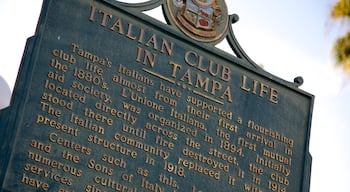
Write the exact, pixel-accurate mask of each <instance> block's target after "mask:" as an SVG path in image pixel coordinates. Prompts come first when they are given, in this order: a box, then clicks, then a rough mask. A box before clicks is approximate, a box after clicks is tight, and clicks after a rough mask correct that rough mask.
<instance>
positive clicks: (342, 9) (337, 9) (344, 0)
mask: <svg viewBox="0 0 350 192" xmlns="http://www.w3.org/2000/svg"><path fill="white" fill-rule="evenodd" d="M332 17H333V18H350V0H339V1H338V2H337V3H336V4H335V5H334V6H333V9H332Z"/></svg>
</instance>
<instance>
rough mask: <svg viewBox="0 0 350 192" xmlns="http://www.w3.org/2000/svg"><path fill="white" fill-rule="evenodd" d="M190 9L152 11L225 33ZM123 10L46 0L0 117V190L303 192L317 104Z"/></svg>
mask: <svg viewBox="0 0 350 192" xmlns="http://www.w3.org/2000/svg"><path fill="white" fill-rule="evenodd" d="M187 2H191V3H193V5H181V2H179V1H170V0H169V1H167V2H163V3H161V4H162V5H163V6H164V8H168V13H170V14H171V15H172V16H173V19H174V20H173V21H172V22H179V21H181V19H186V17H190V16H191V18H192V20H187V21H188V22H189V23H190V21H193V23H194V24H196V22H197V24H198V25H200V26H195V25H194V26H195V28H196V29H197V31H196V32H194V33H193V34H192V35H189V34H190V33H191V29H192V28H193V26H192V27H190V26H189V25H190V24H189V23H183V22H182V24H183V26H182V27H183V29H181V30H182V31H184V32H185V34H187V36H189V37H193V38H194V39H196V40H203V41H204V42H205V41H206V40H205V39H210V38H213V39H212V40H209V41H216V40H217V39H216V38H215V37H217V36H218V35H225V34H226V30H227V28H228V27H227V26H221V27H218V28H219V29H221V30H223V31H222V32H220V31H219V32H217V31H215V30H214V28H213V27H211V28H209V27H208V26H209V25H214V24H215V22H214V19H210V18H209V19H208V13H209V15H210V14H211V15H213V18H214V16H215V21H218V22H219V20H218V18H219V17H220V19H221V20H220V21H221V22H222V20H225V17H224V18H222V17H221V15H220V13H225V11H226V12H227V10H225V9H226V7H225V6H224V2H221V1H220V3H217V2H216V1H215V3H214V5H215V6H214V8H213V10H211V9H210V7H209V3H210V2H212V1H195V0H193V1H187ZM201 2H202V3H201ZM171 3H173V4H172V5H169V4H171ZM182 4H183V3H182ZM194 5H197V6H200V5H203V7H202V8H203V9H199V11H198V10H197V9H195V8H193V6H194ZM176 6H178V7H181V6H182V8H183V10H179V11H178V12H176V10H175V9H176ZM186 6H187V7H186ZM127 10H128V9H126V8H125V7H124V6H123V4H118V3H114V2H112V1H111V2H109V1H107V2H104V1H84V0H48V1H44V4H43V9H42V14H41V17H40V21H39V23H38V28H37V32H36V35H35V36H34V37H32V38H30V39H29V40H28V43H27V47H26V51H25V54H24V57H23V61H22V65H21V69H20V73H19V77H18V81H17V84H16V88H15V92H14V94H13V99H12V104H11V107H9V108H8V109H6V110H4V111H3V112H2V116H1V121H0V123H1V124H0V125H1V129H2V134H3V135H2V146H1V147H2V148H1V154H0V155H1V175H0V176H1V177H0V181H1V183H2V188H1V189H2V191H60V192H63V191H89V192H97V191H128V192H136V191H159V192H161V191H193V192H194V191H279V192H283V191H291V192H295V191H308V189H309V187H308V186H309V177H310V164H311V157H310V155H309V152H308V145H309V143H308V142H309V132H310V125H311V114H312V106H313V99H314V97H313V96H312V95H310V94H308V93H306V92H303V91H301V90H299V89H298V88H296V87H295V86H293V85H292V84H291V83H288V82H285V81H283V80H281V79H278V78H276V77H274V76H272V75H268V74H267V73H265V72H262V71H261V70H256V69H254V68H252V67H250V66H249V63H248V62H247V61H246V60H244V59H240V58H237V57H233V56H229V55H227V54H224V53H223V52H220V51H218V50H215V51H210V49H211V48H210V47H209V46H206V45H201V44H199V43H196V42H195V41H192V40H190V39H189V38H188V37H186V36H183V35H181V33H180V32H179V31H176V30H173V29H172V28H170V27H169V26H167V25H165V24H161V23H159V22H157V21H155V20H153V19H146V20H145V19H144V18H145V17H147V16H144V15H143V14H141V13H137V12H132V11H130V10H131V9H130V10H129V11H127ZM189 10H190V11H191V10H197V11H198V12H196V13H195V14H194V13H192V12H191V13H190V12H188V11H189ZM203 11H204V12H203ZM205 11H206V12H205ZM210 11H212V12H210ZM226 14H227V13H226ZM194 17H198V19H197V20H194V19H193V18H194ZM147 18H148V17H147ZM206 18H207V20H205V19H206ZM176 19H178V20H176ZM187 19H188V18H187ZM208 21H209V22H208ZM210 22H212V23H210ZM225 22H228V21H227V18H226V21H225ZM175 26H176V25H174V26H173V27H175ZM185 30H187V31H185ZM192 32H193V31H192ZM203 36H204V37H203ZM206 36H208V37H206ZM220 38H221V37H220ZM281 63H283V61H281Z"/></svg>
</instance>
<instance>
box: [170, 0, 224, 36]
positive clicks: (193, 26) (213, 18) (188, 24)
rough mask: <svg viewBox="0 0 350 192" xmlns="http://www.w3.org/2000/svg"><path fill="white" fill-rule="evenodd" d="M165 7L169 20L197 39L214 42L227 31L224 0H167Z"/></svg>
mask: <svg viewBox="0 0 350 192" xmlns="http://www.w3.org/2000/svg"><path fill="white" fill-rule="evenodd" d="M167 7H168V11H169V13H170V18H171V22H173V23H175V25H176V26H177V27H178V28H179V29H180V30H181V31H182V32H183V33H185V34H186V35H187V36H189V37H191V38H193V39H195V40H197V41H201V42H215V41H217V40H219V39H221V38H222V37H223V35H224V34H225V33H226V31H227V26H228V13H227V7H226V4H225V2H224V0H167Z"/></svg>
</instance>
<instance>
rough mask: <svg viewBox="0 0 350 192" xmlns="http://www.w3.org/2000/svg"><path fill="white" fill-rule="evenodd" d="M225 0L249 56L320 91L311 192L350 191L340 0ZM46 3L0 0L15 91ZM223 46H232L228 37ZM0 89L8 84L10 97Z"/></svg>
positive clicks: (4, 73) (2, 44)
mask: <svg viewBox="0 0 350 192" xmlns="http://www.w3.org/2000/svg"><path fill="white" fill-rule="evenodd" d="M124 1H128V0H124ZM128 2H136V1H135V0H134V1H133V0H130V1H128ZM226 2H227V6H228V10H229V13H230V14H232V13H236V14H238V15H239V17H240V20H239V21H238V22H237V23H235V24H234V25H233V29H234V32H235V35H236V38H237V39H238V42H239V43H240V45H241V46H242V48H243V49H244V50H245V52H246V53H247V54H248V56H249V57H250V58H251V59H252V60H253V61H254V62H255V63H257V64H260V65H263V66H264V69H265V70H266V71H268V72H270V73H272V74H274V75H276V76H278V77H280V78H282V79H285V80H288V81H293V79H294V78H295V77H297V76H302V77H303V78H304V84H303V85H302V86H301V87H300V88H301V89H303V90H305V91H307V92H309V93H311V94H313V95H315V96H316V100H315V104H314V112H313V119H312V127H311V138H310V152H311V155H312V156H313V161H312V172H311V190H310V191H311V192H320V191H336V192H349V188H350V184H349V181H350V150H349V147H350V139H348V137H350V121H349V118H348V115H349V114H350V100H349V99H348V98H349V95H350V74H349V75H346V74H344V73H343V72H342V71H341V70H340V69H339V68H336V67H334V66H335V65H334V60H333V58H332V54H331V51H332V45H333V43H334V41H335V39H336V38H337V37H338V36H341V35H342V34H344V32H345V31H346V30H347V29H350V28H349V27H348V28H347V27H346V26H345V25H346V23H345V24H344V23H343V24H339V22H335V21H334V20H332V19H330V10H331V8H332V5H333V4H334V3H335V0H321V1H320V0H307V1H306V0H293V1H286V0H265V1H264V0H227V1H226ZM40 9H41V1H39V0H19V1H14V0H0V26H1V35H0V58H1V59H0V76H1V77H3V78H4V79H5V80H6V81H7V83H8V85H9V87H10V89H11V90H13V87H14V84H15V80H16V75H17V71H18V67H19V64H20V60H21V57H22V53H23V50H24V46H25V42H26V39H27V38H28V37H30V36H32V35H34V33H35V28H36V23H37V20H38V17H39V14H40ZM157 11H158V10H157ZM157 11H155V12H157ZM151 14H157V13H153V12H152V13H151ZM348 24H349V23H348ZM220 47H222V48H224V49H225V51H228V52H230V50H229V49H228V48H227V46H225V45H224V44H223V45H220ZM1 94H4V93H3V92H2V90H0V96H1V97H2V98H3V97H4V96H3V95H1Z"/></svg>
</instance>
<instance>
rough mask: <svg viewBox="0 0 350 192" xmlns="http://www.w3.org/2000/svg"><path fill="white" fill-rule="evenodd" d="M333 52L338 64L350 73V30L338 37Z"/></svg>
mask: <svg viewBox="0 0 350 192" xmlns="http://www.w3.org/2000/svg"><path fill="white" fill-rule="evenodd" d="M333 54H334V57H335V59H336V61H337V64H338V65H340V66H342V67H343V69H344V70H345V71H346V72H348V73H350V32H348V33H347V34H346V35H345V36H343V37H340V38H338V39H337V41H336V42H335V44H334V47H333Z"/></svg>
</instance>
